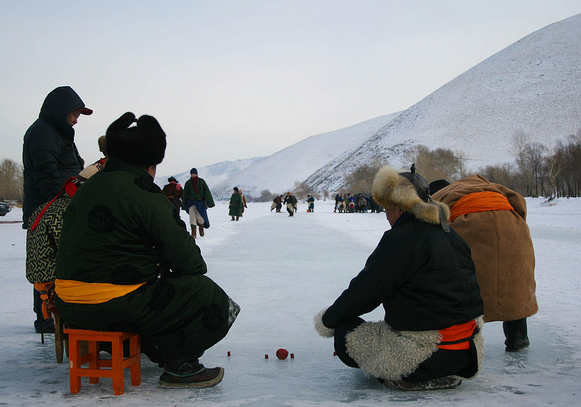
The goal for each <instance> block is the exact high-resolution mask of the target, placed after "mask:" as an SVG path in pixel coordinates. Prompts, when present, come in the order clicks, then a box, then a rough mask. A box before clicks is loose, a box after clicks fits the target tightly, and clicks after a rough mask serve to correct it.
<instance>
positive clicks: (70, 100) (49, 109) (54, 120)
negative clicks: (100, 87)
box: [38, 86, 85, 137]
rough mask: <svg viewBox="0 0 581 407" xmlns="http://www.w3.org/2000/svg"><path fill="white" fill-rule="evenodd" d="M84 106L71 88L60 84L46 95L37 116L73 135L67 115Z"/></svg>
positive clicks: (67, 134)
mask: <svg viewBox="0 0 581 407" xmlns="http://www.w3.org/2000/svg"><path fill="white" fill-rule="evenodd" d="M84 108H85V103H84V102H83V101H82V100H81V98H80V96H79V95H78V94H77V92H75V91H74V90H73V88H71V87H70V86H60V87H58V88H56V89H54V90H53V91H52V92H50V93H49V94H48V95H47V96H46V98H45V99H44V102H43V104H42V107H41V108H40V114H39V115H38V117H39V118H40V119H42V120H44V121H47V122H49V123H50V124H52V125H53V126H55V127H56V128H57V129H58V130H59V131H60V132H61V133H63V134H64V135H66V136H68V137H73V136H74V134H75V131H74V130H73V127H72V126H71V125H70V124H68V123H67V115H68V114H69V113H71V112H72V111H73V110H77V109H84Z"/></svg>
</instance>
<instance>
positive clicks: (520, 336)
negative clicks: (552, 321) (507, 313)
mask: <svg viewBox="0 0 581 407" xmlns="http://www.w3.org/2000/svg"><path fill="white" fill-rule="evenodd" d="M502 330H503V331H504V337H505V338H506V340H505V341H504V344H505V345H506V349H505V350H506V351H507V352H520V351H521V350H524V349H526V348H528V347H529V345H530V344H531V342H530V341H529V338H528V334H527V319H526V318H522V319H517V320H516V321H505V322H503V323H502Z"/></svg>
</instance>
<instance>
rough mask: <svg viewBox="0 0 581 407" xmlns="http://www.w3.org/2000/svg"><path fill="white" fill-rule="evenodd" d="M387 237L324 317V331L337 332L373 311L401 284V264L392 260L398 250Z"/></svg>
mask: <svg viewBox="0 0 581 407" xmlns="http://www.w3.org/2000/svg"><path fill="white" fill-rule="evenodd" d="M388 233H389V232H386V233H385V234H384V236H383V238H382V239H381V241H380V242H379V245H378V246H377V248H376V249H375V250H374V252H373V253H372V254H371V255H370V256H369V258H368V259H367V262H366V263H365V267H364V268H363V270H362V271H361V272H360V273H359V274H358V275H357V276H356V277H355V278H353V280H351V283H350V284H349V287H348V288H347V289H346V290H345V291H343V293H342V294H341V295H340V296H339V298H337V300H336V301H335V302H334V303H333V305H331V306H330V307H329V308H328V309H327V311H326V312H325V314H324V315H323V324H324V325H325V326H326V327H328V328H333V329H334V328H337V326H339V325H340V324H341V323H343V322H346V321H349V320H350V319H353V318H356V317H358V316H360V315H363V314H366V313H368V312H371V311H373V310H374V309H375V308H377V307H378V306H380V305H381V304H382V303H383V302H384V300H385V299H386V298H389V297H390V296H391V295H393V294H394V293H395V291H396V290H397V288H398V287H399V285H400V284H401V281H400V279H401V278H402V275H403V272H401V271H400V265H401V262H399V261H398V259H397V258H395V257H396V256H394V253H396V252H397V247H394V244H393V243H390V241H392V240H393V239H390V238H389V237H388Z"/></svg>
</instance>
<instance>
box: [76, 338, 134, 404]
mask: <svg viewBox="0 0 581 407" xmlns="http://www.w3.org/2000/svg"><path fill="white" fill-rule="evenodd" d="M65 334H68V337H69V376H70V381H71V393H78V392H79V391H80V390H81V377H88V378H89V383H99V378H100V377H111V378H112V379H113V391H114V392H115V395H120V394H123V393H124V376H123V371H124V370H125V369H126V368H129V371H130V373H131V385H132V386H139V385H140V384H141V344H140V341H139V334H135V333H130V332H106V331H89V330H85V329H67V328H65ZM126 339H129V350H130V352H129V353H130V354H129V357H127V358H124V357H123V341H125V340H126ZM81 341H87V342H88V344H89V353H88V354H86V355H81ZM99 342H111V359H101V358H100V350H99V349H100V347H99ZM85 363H89V367H88V368H83V367H82V366H83V365H84V364H85ZM103 367H108V368H110V369H102V368H103Z"/></svg>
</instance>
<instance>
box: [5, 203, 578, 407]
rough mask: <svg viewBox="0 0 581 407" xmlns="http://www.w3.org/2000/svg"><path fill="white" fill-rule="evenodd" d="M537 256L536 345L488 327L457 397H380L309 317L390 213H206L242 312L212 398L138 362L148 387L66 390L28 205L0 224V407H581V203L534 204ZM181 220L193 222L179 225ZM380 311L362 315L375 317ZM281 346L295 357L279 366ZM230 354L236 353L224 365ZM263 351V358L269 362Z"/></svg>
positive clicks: (220, 209) (208, 252) (222, 354)
mask: <svg viewBox="0 0 581 407" xmlns="http://www.w3.org/2000/svg"><path fill="white" fill-rule="evenodd" d="M527 202H528V205H529V218H528V223H529V226H530V228H531V233H532V236H533V242H534V245H535V251H536V263H537V267H536V279H537V296H538V300H539V306H540V310H539V312H538V314H537V315H535V316H533V317H531V318H530V319H529V336H530V339H531V347H530V348H529V349H527V350H525V351H523V352H521V353H518V354H511V353H506V352H505V351H504V344H503V341H504V337H503V333H502V325H501V323H498V322H495V323H489V324H486V325H485V327H484V337H485V360H484V367H483V371H482V373H481V374H480V375H479V376H478V377H477V378H475V379H474V380H471V381H464V383H463V384H462V385H461V386H460V387H458V388H457V389H453V390H444V391H436V392H423V393H422V392H412V393H404V392H398V391H395V390H391V389H389V388H386V387H385V386H383V385H382V384H380V383H379V382H377V381H376V380H375V379H373V378H367V377H365V376H364V375H363V374H362V373H361V372H360V371H358V370H355V369H351V368H348V367H346V366H344V365H343V364H342V363H341V362H340V361H339V360H338V359H337V357H335V356H333V344H332V340H330V339H325V338H321V337H319V336H318V334H317V333H316V332H315V330H314V328H313V325H312V318H313V315H314V314H316V313H317V312H318V311H320V310H321V309H323V308H325V307H327V306H328V305H330V304H331V303H332V302H333V301H334V300H335V298H336V297H337V296H338V295H339V294H340V293H341V292H342V290H344V289H345V288H346V287H347V284H348V283H349V281H350V280H351V278H352V277H353V276H354V275H355V274H356V273H358V272H359V271H360V270H361V268H362V267H363V265H364V262H365V260H366V258H367V256H368V255H369V254H370V253H371V251H372V250H373V249H374V247H375V245H376V244H377V242H378V240H379V238H380V237H381V235H382V234H383V233H384V231H385V230H387V229H388V228H389V224H388V223H387V221H386V219H385V216H384V215H383V214H371V213H367V214H338V213H333V208H332V202H331V201H327V202H323V201H317V202H316V205H315V210H316V211H315V212H314V213H306V204H303V203H301V204H299V212H298V213H297V214H296V215H295V216H294V217H292V218H290V217H288V215H287V214H286V213H284V212H283V213H275V212H270V210H269V209H270V204H269V203H250V204H249V207H248V209H247V210H246V212H245V215H244V217H243V218H242V219H241V220H240V221H239V222H232V221H230V217H229V216H228V205H227V204H226V203H223V202H219V203H218V204H217V206H216V207H215V208H213V209H210V210H209V216H210V220H211V222H212V227H211V228H210V229H209V230H208V231H207V233H206V236H204V237H203V238H199V239H198V244H199V246H200V247H201V249H202V253H203V255H204V258H205V259H206V262H207V263H208V270H209V272H208V276H209V277H211V278H212V279H214V280H215V281H216V282H217V283H218V284H220V285H221V286H222V288H224V290H225V291H226V292H227V293H228V294H229V295H230V296H231V297H232V298H234V299H235V300H236V301H237V302H238V303H239V304H240V305H241V307H242V311H241V313H240V315H239V317H238V320H237V321H236V322H235V324H234V326H233V327H232V330H231V331H230V333H229V335H228V336H227V337H226V338H225V339H224V340H223V341H222V342H220V343H218V344H217V345H216V346H215V347H213V348H211V349H209V350H208V351H207V352H206V354H205V355H204V356H203V358H202V362H203V363H205V364H206V365H208V366H215V365H220V366H223V367H224V368H225V369H226V375H225V378H224V381H223V382H222V383H221V384H219V385H218V386H216V387H214V388H210V389H198V390H191V389H190V390H167V389H161V388H159V387H157V381H158V378H159V375H160V374H161V369H159V368H158V367H157V365H154V364H152V363H151V362H149V360H148V359H147V358H145V357H144V358H143V365H142V384H141V386H138V387H132V386H130V383H129V379H128V377H129V372H128V371H127V373H126V382H125V394H124V395H123V396H114V395H113V391H112V387H111V379H102V380H101V383H99V384H89V383H88V379H83V384H82V388H81V392H80V393H78V394H74V395H72V394H70V393H69V379H68V366H67V363H66V357H65V363H63V364H57V363H56V360H55V356H54V344H53V337H52V335H47V336H46V341H45V344H44V345H42V344H41V343H40V335H38V334H35V333H34V329H33V319H34V314H33V313H32V309H31V308H32V286H31V285H30V284H29V283H28V281H27V280H26V278H25V272H24V261H25V231H24V230H22V229H21V225H20V224H18V223H7V222H9V221H11V220H19V219H20V217H21V211H20V209H14V210H13V211H12V212H10V213H9V214H8V215H6V216H5V217H3V218H1V219H0V242H1V243H0V244H1V253H2V254H1V260H0V276H1V277H0V278H1V279H2V281H3V283H4V290H3V293H2V295H1V296H0V315H1V321H2V330H1V331H0V365H1V368H0V405H9V406H30V405H33V404H44V405H51V406H81V407H82V406H92V405H105V404H107V405H110V406H143V405H151V406H240V407H242V406H323V407H326V406H342V405H351V406H383V405H389V404H395V403H399V402H401V403H403V404H404V405H406V406H419V405H430V406H450V405H458V406H483V405H486V406H500V405H502V406H505V405H510V406H513V407H516V406H528V407H530V406H543V405H549V404H550V405H557V406H561V405H563V406H565V405H566V406H575V405H579V404H580V402H581V385H580V384H579V383H580V379H581V365H580V359H581V352H580V351H579V349H580V344H581V339H580V335H579V323H580V322H579V321H581V307H580V303H581V278H580V277H579V264H580V263H581V199H558V200H556V201H555V202H553V203H552V204H551V205H547V204H543V202H544V200H543V199H527ZM184 220H186V218H185V217H184ZM381 317H382V313H381V312H380V311H379V310H376V311H374V312H373V313H371V314H369V315H367V316H365V318H366V319H371V320H378V319H381ZM278 348H285V349H288V351H289V352H291V353H294V355H295V357H294V359H290V358H287V359H286V360H278V359H277V358H276V356H275V352H276V350H277V349H278ZM228 352H230V353H231V356H230V357H228ZM265 354H268V355H269V358H268V359H265Z"/></svg>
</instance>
